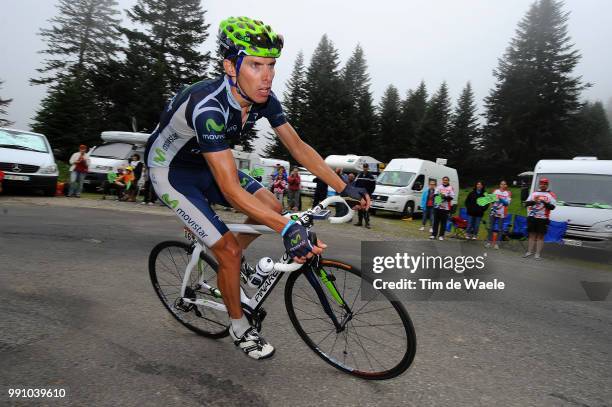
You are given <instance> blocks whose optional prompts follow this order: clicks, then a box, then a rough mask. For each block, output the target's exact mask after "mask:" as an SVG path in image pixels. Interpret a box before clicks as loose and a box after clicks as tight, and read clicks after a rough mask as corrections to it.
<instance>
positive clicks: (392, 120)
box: [371, 85, 401, 161]
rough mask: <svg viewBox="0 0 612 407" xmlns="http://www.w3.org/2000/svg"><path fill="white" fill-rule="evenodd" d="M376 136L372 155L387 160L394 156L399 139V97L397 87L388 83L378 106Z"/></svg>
mask: <svg viewBox="0 0 612 407" xmlns="http://www.w3.org/2000/svg"><path fill="white" fill-rule="evenodd" d="M378 111H379V115H378V122H379V127H378V137H377V143H376V144H377V148H376V149H375V150H373V152H374V154H371V155H372V156H373V157H375V158H378V159H379V160H381V161H389V160H390V159H391V158H394V157H395V156H396V148H397V145H398V140H399V139H400V134H401V128H400V97H399V92H398V91H397V88H396V87H395V86H393V85H389V86H388V87H387V89H386V90H385V93H384V94H383V97H382V99H381V101H380V105H379V107H378Z"/></svg>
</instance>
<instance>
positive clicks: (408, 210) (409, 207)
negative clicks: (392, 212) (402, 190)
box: [402, 202, 414, 218]
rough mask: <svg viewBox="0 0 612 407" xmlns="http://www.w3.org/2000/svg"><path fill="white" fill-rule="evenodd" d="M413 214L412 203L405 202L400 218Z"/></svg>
mask: <svg viewBox="0 0 612 407" xmlns="http://www.w3.org/2000/svg"><path fill="white" fill-rule="evenodd" d="M413 214H414V202H407V203H406V206H404V210H403V211H402V217H405V218H406V217H408V218H410V217H412V215H413Z"/></svg>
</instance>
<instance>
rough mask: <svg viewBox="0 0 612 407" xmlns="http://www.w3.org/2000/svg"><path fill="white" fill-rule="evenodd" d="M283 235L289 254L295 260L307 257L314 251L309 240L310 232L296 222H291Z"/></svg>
mask: <svg viewBox="0 0 612 407" xmlns="http://www.w3.org/2000/svg"><path fill="white" fill-rule="evenodd" d="M281 235H282V236H283V243H284V245H285V249H286V250H287V253H288V254H289V256H291V257H293V258H296V257H297V258H301V257H306V256H307V255H308V254H310V252H311V251H312V250H313V247H312V244H311V243H310V240H309V239H308V230H306V228H305V227H304V226H302V225H300V224H299V223H297V222H295V221H289V223H288V224H287V226H285V228H284V229H283V231H282V232H281Z"/></svg>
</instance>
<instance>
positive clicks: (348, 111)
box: [339, 44, 377, 155]
mask: <svg viewBox="0 0 612 407" xmlns="http://www.w3.org/2000/svg"><path fill="white" fill-rule="evenodd" d="M367 70H368V65H367V62H366V60H365V54H364V51H363V48H361V46H360V45H359V44H358V45H357V46H356V47H355V50H354V51H353V54H352V55H351V57H350V58H349V59H348V61H347V62H346V65H345V66H344V69H343V70H342V75H341V80H342V90H343V91H344V95H343V97H342V102H344V103H343V109H344V112H343V114H342V116H341V117H340V118H339V120H340V121H341V123H342V124H343V125H344V128H345V129H347V130H348V131H347V138H346V143H347V144H348V147H349V149H350V152H352V153H355V154H358V155H371V154H372V152H373V151H374V150H375V149H376V148H377V146H376V145H375V144H374V141H375V140H373V139H372V135H373V134H375V133H376V127H377V126H376V112H375V110H374V105H373V97H372V92H371V91H370V75H369V74H368V72H367Z"/></svg>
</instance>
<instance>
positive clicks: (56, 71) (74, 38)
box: [31, 0, 119, 85]
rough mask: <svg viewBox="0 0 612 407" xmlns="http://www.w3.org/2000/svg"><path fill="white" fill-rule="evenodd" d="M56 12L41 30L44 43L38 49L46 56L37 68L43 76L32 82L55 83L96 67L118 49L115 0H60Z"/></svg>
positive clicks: (117, 20)
mask: <svg viewBox="0 0 612 407" xmlns="http://www.w3.org/2000/svg"><path fill="white" fill-rule="evenodd" d="M57 8H58V11H59V13H58V15H57V16H55V17H53V18H52V19H51V20H49V22H50V23H51V28H43V29H41V30H40V34H39V35H40V36H41V37H42V38H43V40H44V41H45V42H46V43H47V48H46V49H44V50H43V51H41V53H42V54H45V55H46V56H47V58H46V59H45V61H44V62H43V66H42V67H41V68H39V69H37V71H38V72H39V73H41V74H42V75H43V76H41V77H40V78H34V79H31V82H32V83H34V84H53V85H56V84H58V83H59V82H60V81H62V80H63V79H65V78H67V77H70V76H83V75H84V74H85V73H86V72H88V71H92V70H93V71H95V70H96V68H97V66H98V64H100V63H102V62H104V61H105V60H108V59H109V58H114V56H115V53H116V52H117V51H118V49H119V46H118V41H119V32H118V31H117V27H118V24H119V19H118V18H117V15H118V14H119V10H117V1H116V0H59V4H58V6H57Z"/></svg>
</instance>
